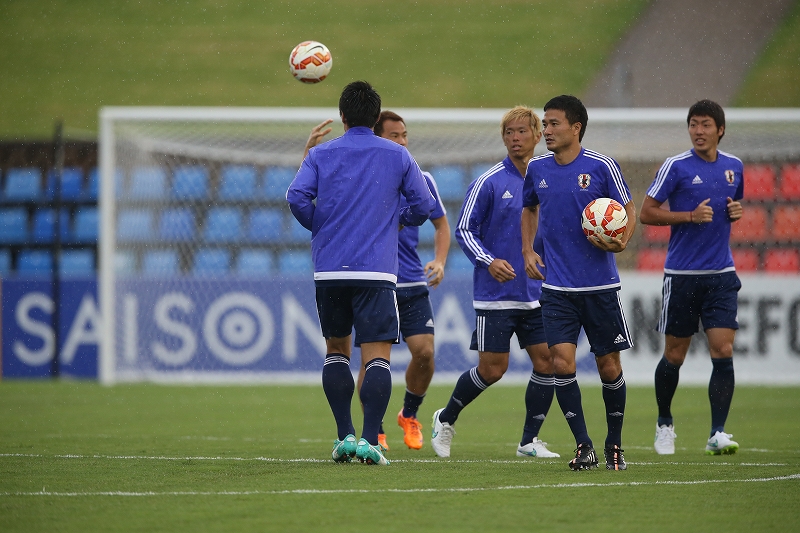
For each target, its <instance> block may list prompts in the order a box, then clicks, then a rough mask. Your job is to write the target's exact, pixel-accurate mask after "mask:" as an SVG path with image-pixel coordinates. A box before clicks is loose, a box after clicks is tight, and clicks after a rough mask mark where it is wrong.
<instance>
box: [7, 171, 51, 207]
mask: <svg viewBox="0 0 800 533" xmlns="http://www.w3.org/2000/svg"><path fill="white" fill-rule="evenodd" d="M3 196H4V199H5V200H12V201H25V200H38V199H39V198H41V196H42V172H41V171H40V170H39V169H38V168H9V169H8V170H7V171H6V180H5V188H4V190H3Z"/></svg>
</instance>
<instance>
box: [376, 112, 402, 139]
mask: <svg viewBox="0 0 800 533" xmlns="http://www.w3.org/2000/svg"><path fill="white" fill-rule="evenodd" d="M387 120H393V121H395V122H402V123H403V124H405V123H406V121H405V120H403V117H401V116H400V115H398V114H397V113H395V112H394V111H381V114H380V116H379V117H378V122H376V123H375V127H374V128H372V131H374V132H375V135H377V136H378V137H380V136H381V135H383V123H384V122H386V121H387Z"/></svg>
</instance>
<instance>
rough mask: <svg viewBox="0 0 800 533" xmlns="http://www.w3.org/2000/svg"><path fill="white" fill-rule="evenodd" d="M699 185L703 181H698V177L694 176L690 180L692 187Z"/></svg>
mask: <svg viewBox="0 0 800 533" xmlns="http://www.w3.org/2000/svg"><path fill="white" fill-rule="evenodd" d="M701 183H703V180H701V179H700V176H695V177H694V179H693V180H692V185H700V184H701Z"/></svg>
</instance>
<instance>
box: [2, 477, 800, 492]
mask: <svg viewBox="0 0 800 533" xmlns="http://www.w3.org/2000/svg"><path fill="white" fill-rule="evenodd" d="M793 479H800V474H790V475H787V476H776V477H761V478H751V479H726V480H722V479H704V480H696V481H630V482H619V481H616V482H610V483H553V484H545V483H542V484H538V485H509V486H503V487H451V488H440V489H437V488H416V489H329V490H326V489H289V490H243V491H233V490H225V491H165V492H155V491H144V492H131V491H98V492H48V491H46V490H44V489H43V490H41V491H39V492H3V493H0V497H2V496H51V497H80V496H83V497H87V496H117V497H146V496H276V495H284V494H290V495H291V494H322V495H327V494H376V493H399V494H412V493H435V492H441V493H447V492H457V493H458V492H494V491H510V490H536V489H573V488H592V487H603V488H606V487H644V486H653V485H664V486H680V485H708V484H712V483H714V484H718V483H769V482H774V481H789V480H793Z"/></svg>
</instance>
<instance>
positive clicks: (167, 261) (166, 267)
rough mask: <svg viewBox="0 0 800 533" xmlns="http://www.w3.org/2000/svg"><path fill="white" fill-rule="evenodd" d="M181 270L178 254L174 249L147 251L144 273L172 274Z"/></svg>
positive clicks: (155, 274)
mask: <svg viewBox="0 0 800 533" xmlns="http://www.w3.org/2000/svg"><path fill="white" fill-rule="evenodd" d="M179 272H180V265H179V264H178V254H177V253H176V252H175V251H174V250H154V251H149V252H145V254H144V258H143V260H142V273H143V274H146V275H148V276H171V275H175V274H178V273H179Z"/></svg>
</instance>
